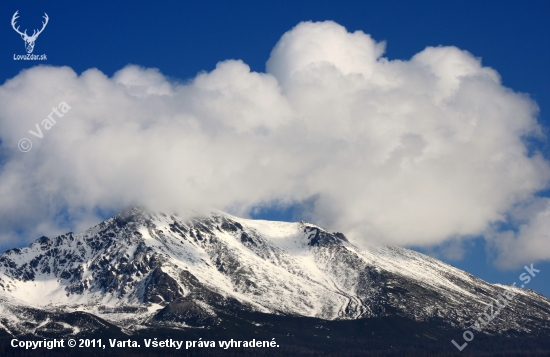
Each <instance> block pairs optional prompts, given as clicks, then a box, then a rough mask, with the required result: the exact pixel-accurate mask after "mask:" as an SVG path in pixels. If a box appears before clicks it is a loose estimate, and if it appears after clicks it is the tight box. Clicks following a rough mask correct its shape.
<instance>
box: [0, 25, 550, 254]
mask: <svg viewBox="0 0 550 357" xmlns="http://www.w3.org/2000/svg"><path fill="white" fill-rule="evenodd" d="M384 49H385V43H381V42H376V41H375V40H373V39H372V38H371V37H370V36H369V35H367V34H365V33H363V32H361V31H356V32H354V33H349V32H348V31H347V30H346V29H345V28H344V27H342V26H340V25H338V24H336V23H334V22H322V23H311V22H306V23H301V24H299V25H298V26H296V27H295V28H294V29H292V30H291V31H289V32H287V33H286V34H284V35H283V37H282V38H281V40H280V41H279V42H278V43H277V44H276V46H275V47H274V49H273V51H272V53H271V56H270V58H269V60H268V61H267V70H266V73H257V72H251V71H250V68H249V67H248V66H247V65H246V64H245V63H243V62H242V61H238V60H229V61H224V62H220V63H218V65H217V67H216V68H215V69H214V70H212V71H210V72H203V73H200V74H198V75H197V76H196V77H195V78H194V79H192V80H190V81H187V82H181V83H178V82H174V81H171V80H168V79H167V78H166V77H165V76H164V75H163V74H162V73H161V72H160V71H159V70H157V69H146V68H140V67H138V66H127V67H125V68H123V69H121V70H120V71H119V72H117V73H116V74H115V75H114V76H113V77H111V78H110V77H108V76H106V75H104V74H103V73H102V72H100V71H99V70H97V69H90V70H87V71H85V72H84V73H82V74H77V73H75V72H74V71H73V70H72V69H71V68H68V67H49V66H38V67H34V68H31V69H29V70H25V71H23V72H21V73H20V74H19V75H17V76H16V77H15V78H12V79H10V80H8V81H7V82H6V83H4V84H3V85H2V86H1V87H0V140H1V152H0V155H1V156H0V158H1V159H2V166H1V167H0V195H1V197H2V200H1V202H0V217H1V219H0V237H1V239H2V240H3V241H4V242H5V243H6V242H8V241H10V240H13V239H16V238H17V239H21V237H22V236H23V239H25V240H26V241H31V240H34V239H36V238H37V236H38V234H56V233H60V232H64V231H65V230H67V229H73V230H76V231H77V230H82V229H84V228H87V226H89V225H91V224H92V223H93V222H96V221H97V219H98V218H97V217H98V215H101V214H105V213H106V212H107V213H109V212H115V211H117V210H118V209H121V208H123V207H124V206H126V205H128V204H131V203H133V202H141V203H144V204H146V205H148V206H151V207H152V208H154V209H157V208H158V209H162V210H180V209H183V208H187V207H195V208H196V207H204V206H215V207H218V208H220V209H225V210H230V211H231V212H233V213H237V214H247V212H250V210H251V209H253V208H255V207H261V206H265V205H270V204H274V203H277V204H281V203H282V204H293V203H300V202H304V201H308V202H311V204H310V205H308V206H307V207H308V210H307V212H305V214H306V215H307V216H308V217H309V219H310V220H313V221H315V222H316V223H318V224H319V225H322V226H326V227H327V228H330V229H334V230H338V231H342V232H345V233H346V234H347V235H348V236H349V237H350V238H351V239H352V240H354V241H355V242H357V243H359V244H367V243H369V242H373V243H385V244H399V245H425V246H429V245H437V244H440V243H442V242H448V241H456V240H457V239H464V238H468V237H474V236H478V235H482V234H485V235H486V237H487V239H489V240H490V241H491V242H492V244H493V246H494V247H496V248H497V249H498V252H499V254H500V257H501V259H504V258H503V257H507V259H509V257H510V256H511V253H510V251H509V250H507V249H512V248H510V247H513V249H514V251H519V252H520V253H517V254H516V253H514V254H516V258H515V259H516V260H517V263H518V264H520V263H521V262H522V261H524V260H526V259H534V258H536V259H550V241H549V239H548V235H546V236H544V235H543V234H542V233H543V232H544V231H545V229H546V227H547V225H548V223H547V222H548V219H545V217H547V216H548V208H547V207H548V206H547V205H546V206H545V205H542V204H538V205H535V206H536V209H535V208H531V209H530V212H531V215H530V216H529V218H528V219H524V220H523V221H522V222H523V223H521V224H522V226H521V227H522V228H521V229H520V230H519V231H518V233H517V234H516V233H509V232H508V233H503V232H497V231H495V230H494V227H495V224H498V223H502V222H508V221H510V222H512V221H513V218H512V216H513V214H516V215H517V213H513V212H517V211H518V209H519V208H518V207H524V206H526V205H529V204H530V203H529V202H533V201H534V200H538V199H536V198H535V197H536V194H537V192H539V191H540V190H542V189H544V188H545V187H547V185H548V182H549V179H550V165H549V162H548V161H547V160H546V159H545V158H544V157H543V156H542V155H540V154H539V153H537V152H530V151H529V150H528V149H527V147H526V143H525V140H526V138H528V137H529V136H540V132H541V131H540V128H539V124H538V123H537V120H536V116H537V111H538V108H537V105H536V103H534V102H533V101H532V100H531V99H529V97H527V96H526V95H523V94H519V93H516V92H514V91H513V90H511V89H509V88H506V87H504V86H503V85H502V84H501V81H500V76H499V74H498V73H497V72H496V71H495V70H493V69H491V68H488V67H484V66H482V64H481V60H480V59H479V58H476V57H474V56H473V55H472V54H470V53H468V52H466V51H462V50H460V49H458V48H456V47H428V48H426V49H425V50H423V51H422V52H420V53H418V54H416V55H415V56H413V57H412V58H411V59H410V60H407V61H404V60H391V59H388V58H385V57H383V53H384ZM61 102H66V103H67V104H68V105H70V107H71V109H70V110H69V111H68V112H67V113H66V114H64V116H63V117H58V116H57V115H56V114H53V116H52V117H53V118H55V120H56V123H55V125H54V126H53V127H51V129H50V130H45V129H43V128H42V121H43V119H45V118H46V117H47V116H48V115H49V114H50V112H52V108H54V107H57V106H58V105H59V104H60V103H61ZM37 124H38V126H39V128H42V131H43V134H44V135H43V137H42V138H38V137H35V136H33V135H32V134H29V130H33V131H36V130H37V129H36V125H37ZM23 137H26V138H29V139H30V140H31V141H32V143H33V147H32V149H31V151H29V152H27V153H23V152H20V151H19V150H18V148H17V144H18V141H19V140H20V139H21V138H23ZM531 206H533V205H531ZM531 206H530V207H531ZM525 209H526V208H525ZM525 209H524V210H525ZM549 228H550V227H549ZM507 247H508V248H507Z"/></svg>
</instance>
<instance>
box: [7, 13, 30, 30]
mask: <svg viewBox="0 0 550 357" xmlns="http://www.w3.org/2000/svg"><path fill="white" fill-rule="evenodd" d="M18 13H19V10H17V11H16V12H15V14H13V17H12V18H11V27H13V29H14V30H15V32H17V33H18V34H20V35H21V36H27V30H25V32H24V33H23V32H21V31H19V26H17V28H15V20H17V19H18V18H19V16H17V14H18Z"/></svg>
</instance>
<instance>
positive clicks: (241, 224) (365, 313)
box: [0, 206, 550, 336]
mask: <svg viewBox="0 0 550 357" xmlns="http://www.w3.org/2000/svg"><path fill="white" fill-rule="evenodd" d="M499 295H501V296H506V295H507V296H513V300H514V301H513V303H511V304H510V305H509V306H508V307H507V308H505V309H502V310H501V312H500V314H499V317H498V318H496V319H494V320H493V321H492V322H491V323H490V324H488V325H487V326H486V327H485V328H484V329H485V331H487V332H488V333H491V334H507V333H511V332H517V333H529V332H532V331H534V330H536V331H545V333H546V334H549V331H550V323H549V322H550V299H548V298H546V297H544V296H542V295H540V294H538V293H536V292H533V291H530V290H524V289H520V288H518V287H514V286H503V285H495V284H489V283H487V282H485V281H483V280H481V279H478V278H476V277H474V276H472V275H471V274H468V273H466V272H464V271H461V270H459V269H457V268H454V267H452V266H450V265H448V264H445V263H443V262H441V261H438V260H436V259H434V258H431V257H428V256H426V255H423V254H420V253H418V252H415V251H413V250H409V249H405V248H399V247H387V246H386V247H371V248H367V249H361V248H358V247H357V246H355V245H353V244H352V243H350V242H349V241H348V240H347V239H346V237H345V236H344V234H342V233H331V232H328V231H326V230H324V229H322V228H320V227H318V226H315V225H313V224H309V223H306V222H303V221H302V222H298V223H287V222H270V221H263V220H250V219H243V218H237V217H234V216H231V215H229V214H226V213H223V212H220V211H214V212H211V213H210V214H208V215H205V216H198V217H195V218H189V219H182V218H180V217H179V216H177V215H167V214H164V213H158V212H150V211H148V210H146V209H145V208H143V207H138V206H133V207H130V208H128V209H125V210H124V211H122V212H120V213H119V214H117V215H115V216H114V217H112V218H110V219H107V220H106V221H104V222H102V223H100V224H99V225H97V226H95V227H92V228H90V229H89V230H87V231H86V232H84V233H82V234H74V233H68V234H64V235H61V236H58V237H56V238H47V237H41V238H40V239H38V240H36V241H35V242H34V243H32V244H31V245H30V246H29V247H27V248H21V249H11V250H8V251H6V252H4V253H3V254H1V255H0V301H1V303H2V307H3V308H2V311H1V312H0V319H1V324H0V329H3V330H4V333H5V334H8V335H12V336H17V335H21V334H33V335H37V336H46V335H48V334H50V335H51V334H61V335H70V334H78V333H82V332H83V331H88V332H93V331H96V330H98V329H105V328H119V329H121V330H122V331H124V332H125V333H127V334H132V333H135V332H136V331H139V330H141V329H147V328H159V327H162V328H179V329H181V328H184V329H185V328H205V327H206V328H208V327H211V326H217V325H219V324H220V323H222V322H223V321H224V320H226V319H228V318H238V317H239V316H243V314H246V313H251V312H253V313H262V314H268V315H274V316H275V315H276V316H291V317H311V318H318V319H322V320H339V321H341V320H359V319H364V318H378V317H384V316H386V317H387V316H393V317H400V318H405V319H408V320H411V321H416V322H430V321H435V320H437V321H438V322H439V323H442V324H443V325H445V326H447V327H449V328H453V329H460V328H467V327H468V326H470V325H471V324H472V323H473V322H474V321H475V320H476V319H477V316H478V315H480V314H481V313H483V312H484V310H485V308H486V305H487V304H488V303H491V302H495V303H496V300H497V297H498V296H499ZM75 314H76V315H75ZM75 316H80V317H79V318H75ZM105 322H108V324H106V323H105Z"/></svg>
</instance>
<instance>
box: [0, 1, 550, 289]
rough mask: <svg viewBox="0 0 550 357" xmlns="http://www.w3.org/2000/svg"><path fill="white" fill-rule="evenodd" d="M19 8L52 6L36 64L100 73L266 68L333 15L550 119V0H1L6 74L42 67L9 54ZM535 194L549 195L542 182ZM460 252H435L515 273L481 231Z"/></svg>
mask: <svg viewBox="0 0 550 357" xmlns="http://www.w3.org/2000/svg"><path fill="white" fill-rule="evenodd" d="M16 10H19V14H20V18H19V19H18V23H19V24H21V27H22V28H30V29H31V28H34V27H36V24H40V21H41V16H42V15H43V13H44V12H46V13H47V14H48V15H49V18H50V22H49V24H48V25H47V28H46V30H45V31H44V32H43V33H42V34H41V35H40V36H39V38H38V40H37V42H36V47H35V50H34V53H35V54H42V53H45V54H47V57H48V60H47V61H44V64H47V65H52V66H69V67H71V68H72V69H73V70H74V71H75V72H76V73H81V72H83V71H85V70H87V69H89V68H97V69H99V70H100V71H102V72H103V73H105V74H106V75H108V76H112V75H113V74H114V73H115V72H117V71H119V70H120V69H122V68H123V67H125V66H126V65H128V64H136V65H139V66H142V67H145V68H158V69H159V70H160V72H162V74H164V75H165V76H167V77H169V78H171V79H173V80H175V81H181V82H185V81H189V80H191V79H192V78H194V77H195V76H196V75H197V73H199V72H202V71H212V70H213V69H214V68H215V67H216V64H217V63H218V62H220V61H223V60H227V59H240V60H242V61H243V62H244V63H246V64H248V65H249V66H250V68H251V70H252V71H256V72H265V70H266V61H267V59H268V58H269V56H270V53H271V51H272V49H273V47H274V46H275V44H276V43H277V42H278V41H279V39H280V38H281V36H282V35H283V34H284V33H285V32H287V31H289V30H290V29H292V28H293V27H294V26H296V25H297V24H298V23H300V22H301V21H309V20H311V21H325V20H332V21H335V22H337V23H339V24H340V25H342V26H345V27H346V29H347V30H348V31H349V32H353V31H356V30H362V31H363V32H365V33H367V34H370V35H371V36H372V38H373V39H375V40H376V41H386V42H387V46H386V52H385V54H384V56H385V57H387V58H388V59H390V60H395V59H402V60H409V59H410V58H411V57H412V56H413V55H415V54H416V53H418V52H420V51H422V50H423V49H424V48H426V47H427V46H439V45H444V46H456V47H458V48H460V49H462V50H467V51H469V52H470V53H472V54H473V55H474V56H475V57H480V58H481V59H482V63H483V65H484V66H488V67H491V68H493V69H495V70H496V71H497V72H498V73H499V74H500V76H501V78H502V84H503V85H504V86H506V87H508V88H511V89H512V90H513V91H515V92H521V93H525V94H526V95H528V96H529V97H530V98H532V99H533V100H535V101H536V103H537V104H538V106H539V108H540V114H539V115H538V121H539V123H540V124H541V125H542V127H543V133H544V134H546V135H547V134H548V128H550V90H549V89H548V83H550V71H549V70H548V63H550V46H549V45H548V44H549V43H550V31H548V19H549V18H550V3H549V2H547V1H531V2H522V1H483V2H479V1H460V2H459V1H446V2H442V1H420V2H414V3H413V2H409V1H379V2H367V1H345V2H342V1H338V2H336V1H315V2H304V1H277V2H258V1H230V2H227V1H226V2H221V1H201V2H193V3H192V2H176V1H170V2H169V1H156V2H135V1H134V2H129V1H127V2H125V1H119V2H107V1H96V2H87V3H83V2H74V1H71V2H69V1H56V2H55V3H53V2H52V3H45V2H25V3H21V2H13V1H3V2H2V3H1V4H0V14H1V15H2V16H1V19H2V24H3V25H2V26H0V29H1V31H2V36H1V37H2V53H3V54H2V55H1V56H0V63H1V64H0V78H1V79H2V82H4V81H5V80H7V79H9V78H12V77H14V76H16V75H17V74H18V73H19V72H20V71H21V70H22V69H25V68H29V67H31V66H34V65H36V64H38V63H37V62H35V61H14V60H13V54H14V53H18V54H23V53H24V47H23V41H22V40H21V38H20V37H19V36H18V35H17V34H16V33H15V32H14V31H13V29H12V28H11V26H10V19H11V16H12V15H13V13H14V12H15V11H16ZM43 85H44V86H45V87H47V86H49V85H52V83H44V84H43ZM28 103H29V105H32V104H33V98H28ZM530 149H531V150H538V151H541V152H542V154H543V155H544V156H545V157H546V158H547V159H548V158H550V146H549V141H548V140H547V139H545V138H542V139H539V140H534V141H533V142H532V144H531V147H530ZM1 158H2V156H1V155H0V159H1ZM537 194H538V195H539V196H548V192H547V191H542V192H538V193H537ZM294 211H295V210H294V209H293V207H290V208H285V209H277V208H271V209H265V210H263V211H260V212H259V213H257V214H256V215H255V217H256V218H264V219H279V220H292V219H296V218H300V217H298V216H299V214H298V213H296V212H294ZM69 219H70V217H69ZM6 248H9V247H7V246H6V247H3V249H2V250H4V249H6ZM418 249H419V250H420V251H424V252H427V250H426V249H422V248H418ZM466 249H467V253H466V255H465V257H464V259H462V260H458V261H449V260H448V259H446V258H445V257H441V258H442V259H443V260H446V261H448V262H450V263H451V264H453V265H455V266H457V267H459V268H461V269H464V270H466V271H469V272H471V273H472V274H474V275H476V276H479V277H481V278H483V279H485V280H488V281H490V282H494V283H497V282H498V283H503V284H509V283H513V282H514V281H518V280H517V277H518V275H519V274H520V273H521V269H512V270H508V271H501V270H498V269H497V268H495V267H494V266H493V264H491V262H490V260H491V259H490V257H487V255H486V253H485V241H484V240H483V239H482V238H474V239H473V240H470V241H469V243H468V244H466ZM542 249H548V247H546V248H544V247H543V248H542ZM535 267H537V268H538V269H540V270H541V273H540V275H539V276H537V278H536V279H533V280H532V282H531V283H530V285H529V287H530V288H532V289H534V290H537V291H540V292H541V293H543V294H545V295H546V296H550V284H548V282H549V281H550V263H542V262H541V263H538V264H535Z"/></svg>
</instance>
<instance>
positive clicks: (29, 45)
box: [11, 10, 49, 53]
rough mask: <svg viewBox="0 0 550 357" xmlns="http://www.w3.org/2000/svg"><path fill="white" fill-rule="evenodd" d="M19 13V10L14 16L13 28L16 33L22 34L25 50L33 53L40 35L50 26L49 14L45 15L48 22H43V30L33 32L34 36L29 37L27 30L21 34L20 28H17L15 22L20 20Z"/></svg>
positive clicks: (12, 20) (12, 19)
mask: <svg viewBox="0 0 550 357" xmlns="http://www.w3.org/2000/svg"><path fill="white" fill-rule="evenodd" d="M18 13H19V10H17V11H16V12H15V14H13V17H12V18H11V27H13V29H14V30H15V32H17V33H18V34H20V35H21V38H22V39H23V41H25V49H26V50H27V53H32V51H33V50H34V42H35V41H36V39H37V38H38V35H40V34H41V33H42V31H44V29H45V28H46V25H47V24H48V20H49V18H48V14H46V13H44V19H45V20H46V22H42V29H40V30H38V31H37V30H33V33H32V36H28V35H27V30H25V32H21V31H19V26H17V28H16V27H15V20H17V19H18V18H19V16H18V15H17V14H18Z"/></svg>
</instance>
